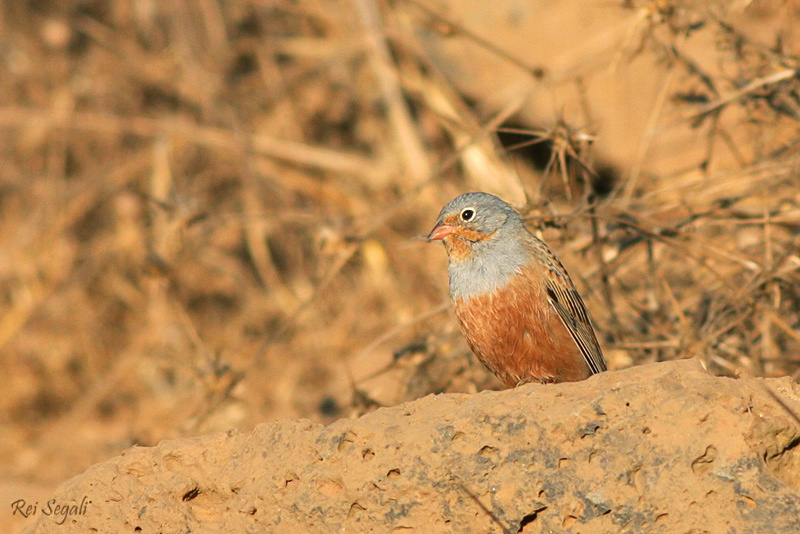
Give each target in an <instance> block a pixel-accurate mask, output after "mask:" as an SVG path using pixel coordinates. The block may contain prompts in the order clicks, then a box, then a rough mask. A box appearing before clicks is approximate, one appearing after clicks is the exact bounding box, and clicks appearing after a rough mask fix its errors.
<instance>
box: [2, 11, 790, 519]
mask: <svg viewBox="0 0 800 534" xmlns="http://www.w3.org/2000/svg"><path fill="white" fill-rule="evenodd" d="M484 4H485V3H479V2H455V1H452V2H445V1H438V2H433V1H431V2H428V1H425V2H419V3H418V2H416V1H410V0H404V1H398V2H393V3H389V2H370V1H368V0H353V1H331V2H328V1H322V0H302V1H300V2H288V1H275V2H263V1H245V0H231V1H228V2H215V1H211V0H203V1H199V2H189V1H175V2H155V1H145V0H130V1H114V2H99V1H97V2H92V1H61V0H52V1H48V2H32V3H30V2H28V3H26V2H6V3H4V4H3V6H2V7H0V373H2V374H1V375H0V376H2V377H3V380H2V388H0V418H1V419H0V425H2V432H0V505H2V506H3V509H4V510H5V511H4V512H2V513H0V528H2V529H3V530H6V531H16V530H18V528H19V527H21V526H24V525H27V524H30V519H28V520H24V519H21V518H19V517H18V516H12V515H11V513H10V503H11V502H13V501H14V500H16V499H19V498H24V499H26V500H29V501H37V500H42V501H43V500H46V499H47V498H48V496H49V495H50V494H51V493H52V491H53V489H54V488H55V486H56V485H57V484H59V483H60V482H61V481H63V480H65V479H66V478H68V477H70V476H73V475H75V474H77V473H80V472H82V471H84V470H85V469H86V468H87V467H88V466H90V465H92V464H94V463H96V462H98V461H101V460H105V459H107V458H110V457H113V456H115V455H116V454H118V453H119V452H120V451H122V450H124V449H126V448H128V447H130V446H132V445H134V444H139V445H155V444H157V443H158V442H159V441H160V440H163V439H167V438H176V437H185V436H196V435H199V434H205V433H208V432H212V431H217V430H227V429H230V428H243V429H250V428H252V427H253V426H254V425H255V424H257V423H260V422H264V421H271V420H275V419H279V418H285V417H294V418H299V417H305V418H309V419H311V420H312V421H315V422H320V423H330V422H332V421H334V420H336V419H339V418H342V417H349V416H355V415H360V414H363V413H366V412H368V411H370V410H372V409H374V408H376V407H378V406H394V405H397V404H399V403H401V402H403V401H405V400H410V399H415V398H419V397H421V396H424V395H426V394H428V393H432V392H474V391H477V390H480V389H485V388H493V387H496V386H497V383H496V382H495V381H494V379H493V378H491V377H490V376H488V375H487V373H486V372H485V371H484V370H483V369H482V368H481V366H480V365H479V364H478V363H477V362H476V361H475V359H474V357H472V356H471V355H470V354H469V351H468V349H467V347H466V344H465V342H464V341H463V339H462V338H461V336H460V334H459V332H458V330H457V326H456V324H455V321H454V319H453V317H452V315H451V313H450V312H449V311H448V307H447V280H446V273H445V270H446V259H445V254H444V251H443V250H442V249H441V247H440V246H438V245H429V244H427V243H424V242H423V241H422V240H421V238H420V236H422V235H424V234H425V233H427V231H428V230H429V229H430V227H431V226H432V224H433V222H434V220H435V217H436V215H437V213H438V211H439V209H440V208H441V206H442V205H443V204H444V203H445V202H447V201H448V200H450V199H451V198H453V197H454V196H456V195H458V194H460V193H462V192H465V191H467V190H474V189H482V190H487V191H490V192H493V193H497V194H500V195H502V196H503V197H504V198H506V199H508V200H509V201H511V202H512V203H514V205H515V206H516V207H517V208H519V210H520V212H521V213H522V214H523V215H524V216H525V217H526V218H527V220H528V222H529V227H530V228H531V229H534V230H537V231H538V232H540V234H541V235H542V236H543V237H544V238H545V239H546V240H547V241H548V242H549V243H550V244H551V245H552V247H553V248H554V249H555V250H556V251H557V252H558V254H559V256H560V257H561V259H562V260H563V262H564V263H565V264H566V265H567V267H568V269H569V270H570V272H571V273H572V275H573V278H574V279H575V282H576V285H577V286H578V288H579V290H580V291H581V292H582V294H583V295H584V298H585V300H586V302H587V306H588V308H589V311H590V313H591V314H592V317H593V321H594V323H595V326H596V329H597V331H598V336H599V338H600V341H601V344H602V345H603V347H604V350H605V353H606V357H607V360H608V361H609V366H610V368H612V369H621V368H626V367H630V366H633V365H637V364H642V363H646V362H654V361H661V360H670V359H677V358H683V357H687V356H696V357H698V358H699V359H700V360H701V361H702V362H703V363H704V364H705V365H706V366H707V368H708V369H709V370H710V371H711V372H712V373H714V374H717V375H726V376H737V375H740V376H770V377H771V376H786V375H789V376H792V377H794V378H795V379H796V378H797V376H798V374H799V373H800V371H799V370H798V369H799V367H798V363H800V358H799V357H798V347H799V346H800V314H798V308H800V289H798V288H800V279H799V278H800V277H798V269H799V268H800V257H798V253H797V245H798V239H800V238H798V234H797V232H798V228H800V208H799V207H798V202H800V179H798V169H799V168H800V166H798V156H797V154H798V119H800V95H799V94H798V82H797V78H796V77H795V76H794V74H795V72H794V70H793V69H796V68H797V66H798V65H797V57H798V55H800V39H798V35H797V32H798V31H800V30H798V28H800V25H798V24H797V21H798V10H799V9H800V8H799V7H798V3H797V2H792V1H789V2H778V1H763V2H741V1H736V2H689V1H686V2H680V1H663V2H606V1H597V2H585V1H577V0H575V1H567V2H559V3H558V5H557V7H554V6H553V5H552V4H551V3H548V2H523V3H517V2H510V1H509V2H507V3H501V4H497V5H495V6H494V7H492V8H489V7H487V5H484Z"/></svg>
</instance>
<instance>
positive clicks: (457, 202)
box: [428, 193, 524, 261]
mask: <svg viewBox="0 0 800 534" xmlns="http://www.w3.org/2000/svg"><path fill="white" fill-rule="evenodd" d="M519 229H524V226H523V224H522V220H521V219H520V218H519V216H518V215H517V212H515V211H514V209H513V208H512V207H511V206H509V205H508V204H506V203H505V202H503V201H502V200H501V199H499V198H497V197H496V196H494V195H490V194H488V193H466V194H464V195H461V196H459V197H456V198H455V199H453V200H451V201H450V202H449V203H448V204H447V205H446V206H445V207H444V208H442V211H441V212H440V213H439V218H438V219H437V220H436V225H435V226H434V227H433V230H431V233H430V234H428V241H434V240H439V239H441V240H442V242H443V243H444V246H445V248H446V249H447V254H448V256H450V260H451V261H458V260H462V259H466V258H468V257H470V256H471V255H472V254H473V253H474V250H475V248H476V247H478V248H483V247H482V246H483V245H488V244H489V243H490V242H491V241H494V240H498V239H499V240H502V239H504V237H505V236H506V235H507V234H509V233H511V232H513V231H517V230H519Z"/></svg>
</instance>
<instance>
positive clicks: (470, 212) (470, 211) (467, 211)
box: [461, 208, 475, 221]
mask: <svg viewBox="0 0 800 534" xmlns="http://www.w3.org/2000/svg"><path fill="white" fill-rule="evenodd" d="M473 217H475V208H464V209H463V210H461V220H462V221H471V220H472V218H473Z"/></svg>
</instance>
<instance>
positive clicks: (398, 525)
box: [30, 360, 800, 534]
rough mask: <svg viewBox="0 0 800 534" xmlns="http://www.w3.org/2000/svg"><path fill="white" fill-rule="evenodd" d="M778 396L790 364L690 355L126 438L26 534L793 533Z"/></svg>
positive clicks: (793, 481) (791, 476)
mask: <svg viewBox="0 0 800 534" xmlns="http://www.w3.org/2000/svg"><path fill="white" fill-rule="evenodd" d="M768 389H769V390H770V391H772V392H774V394H775V395H776V397H777V398H780V399H781V401H782V402H783V403H784V406H782V405H781V404H779V402H778V401H776V400H775V398H773V396H771V395H770V393H769V391H768ZM790 410H791V411H793V412H794V413H795V414H796V413H798V412H800V387H799V386H798V385H797V384H795V383H793V382H792V381H791V380H790V379H789V378H783V379H766V380H765V379H747V380H735V379H729V378H716V377H712V376H709V375H708V374H706V372H705V371H704V370H703V368H702V367H701V365H700V364H699V363H698V362H697V361H695V360H684V361H676V362H667V363H658V364H652V365H646V366H641V367H636V368H631V369H627V370H624V371H619V372H609V373H604V374H602V375H598V376H595V377H592V378H591V379H589V380H587V381H584V382H579V383H569V384H556V385H539V384H531V385H527V386H523V387H520V388H517V389H513V390H508V391H500V392H495V391H485V392H482V393H479V394H475V395H465V394H446V395H432V396H428V397H425V398H422V399H419V400H417V401H414V402H409V403H407V404H404V405H402V406H397V407H393V408H383V409H380V410H377V411H375V412H373V413H370V414H368V415H365V416H363V417H361V418H359V419H355V420H341V421H338V422H336V423H334V424H332V425H330V426H328V427H323V426H321V425H318V424H314V423H311V422H309V421H302V420H301V421H295V420H287V421H279V422H275V423H268V424H263V425H259V426H258V427H256V428H255V429H254V430H253V431H252V432H242V431H231V432H228V433H224V434H214V435H208V436H201V437H197V438H188V439H176V440H171V441H164V442H162V443H160V444H159V445H158V446H156V447H150V448H142V447H134V448H132V449H129V450H127V451H125V452H124V453H123V454H122V455H120V456H119V457H117V458H114V459H111V460H109V461H106V462H103V463H101V464H98V465H95V466H93V467H92V468H90V469H88V470H87V471H86V472H85V473H83V474H82V475H79V476H77V477H75V478H73V479H71V480H68V481H67V482H65V483H64V484H63V485H61V487H60V488H59V489H58V490H57V491H56V494H55V495H54V496H53V499H54V502H55V503H57V504H59V505H74V506H73V507H72V508H67V510H72V511H73V512H75V513H74V514H68V512H63V511H62V513H61V514H60V515H50V516H44V515H39V516H38V520H37V523H36V524H34V525H31V529H30V531H32V532H37V533H50V532H58V533H59V534H67V533H70V532H81V533H83V532H87V531H93V532H131V533H133V532H142V533H151V532H153V533H156V532H160V533H179V532H180V533H185V532H287V533H288V532H291V533H297V532H331V533H333V532H356V533H358V532H424V533H436V532H458V533H471V532H474V533H481V534H485V533H487V532H525V533H531V532H581V533H599V532H614V533H618V532H637V533H638V532H648V533H660V532H680V533H688V532H696V533H700V532H708V533H729V532H736V533H747V532H751V533H765V532H781V533H784V532H786V533H788V532H800V512H799V511H800V453H799V452H798V447H797V445H798V443H800V422H798V420H797V419H796V416H793V415H792V413H790ZM84 499H85V500H84ZM82 500H83V503H84V505H85V506H84V507H83V510H82V513H80V512H81V510H80V509H79V508H78V505H80V504H81V502H82ZM59 522H63V524H58V523H59Z"/></svg>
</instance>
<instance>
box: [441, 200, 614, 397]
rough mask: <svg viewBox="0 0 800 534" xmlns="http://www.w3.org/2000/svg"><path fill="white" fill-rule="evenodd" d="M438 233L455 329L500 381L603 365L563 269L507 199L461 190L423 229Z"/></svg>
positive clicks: (567, 374)
mask: <svg viewBox="0 0 800 534" xmlns="http://www.w3.org/2000/svg"><path fill="white" fill-rule="evenodd" d="M439 239H441V240H442V242H443V243H444V248H445V250H446V251H447V256H448V258H449V266H448V273H449V275H450V299H451V300H452V302H453V307H454V308H455V312H456V316H457V317H458V322H459V324H460V325H461V331H462V332H463V333H464V336H465V337H466V338H467V342H468V343H469V346H470V348H471V349H472V352H474V353H475V355H476V356H477V357H478V359H479V360H480V361H481V362H483V364H484V365H485V366H486V367H488V368H489V370H490V371H492V372H493V373H494V374H495V375H497V377H498V378H499V379H500V380H501V381H502V382H503V383H504V384H505V385H506V386H507V387H514V386H517V385H520V384H524V383H527V382H542V383H547V382H570V381H576V380H583V379H585V378H588V377H589V376H591V375H593V374H596V373H600V372H601V371H605V370H606V363H605V361H604V360H603V352H602V350H601V349H600V345H599V344H598V343H597V338H596V337H595V334H594V330H593V329H592V323H591V321H590V320H589V314H588V313H587V311H586V306H584V304H583V300H582V299H581V297H580V295H579V294H578V291H577V290H576V289H575V286H574V285H573V283H572V280H571V279H570V277H569V275H568V274H567V271H566V269H565V268H564V266H563V265H562V264H561V262H560V261H559V260H558V258H556V256H555V255H554V254H553V252H552V251H551V250H550V249H549V248H548V247H547V245H545V244H544V242H543V241H541V240H540V239H538V238H537V237H536V236H534V235H533V234H531V233H530V232H529V231H528V230H527V228H525V224H524V223H523V222H522V219H520V217H519V215H517V212H516V211H514V209H513V208H511V206H509V205H508V204H506V203H505V202H504V201H503V200H501V199H499V198H497V197H496V196H494V195H490V194H488V193H466V194H464V195H461V196H459V197H457V198H455V199H454V200H452V201H451V202H450V203H448V204H447V205H446V206H445V207H444V208H442V211H441V213H439V218H438V220H437V221H436V225H435V226H434V227H433V230H431V233H430V234H428V241H434V240H439Z"/></svg>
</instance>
